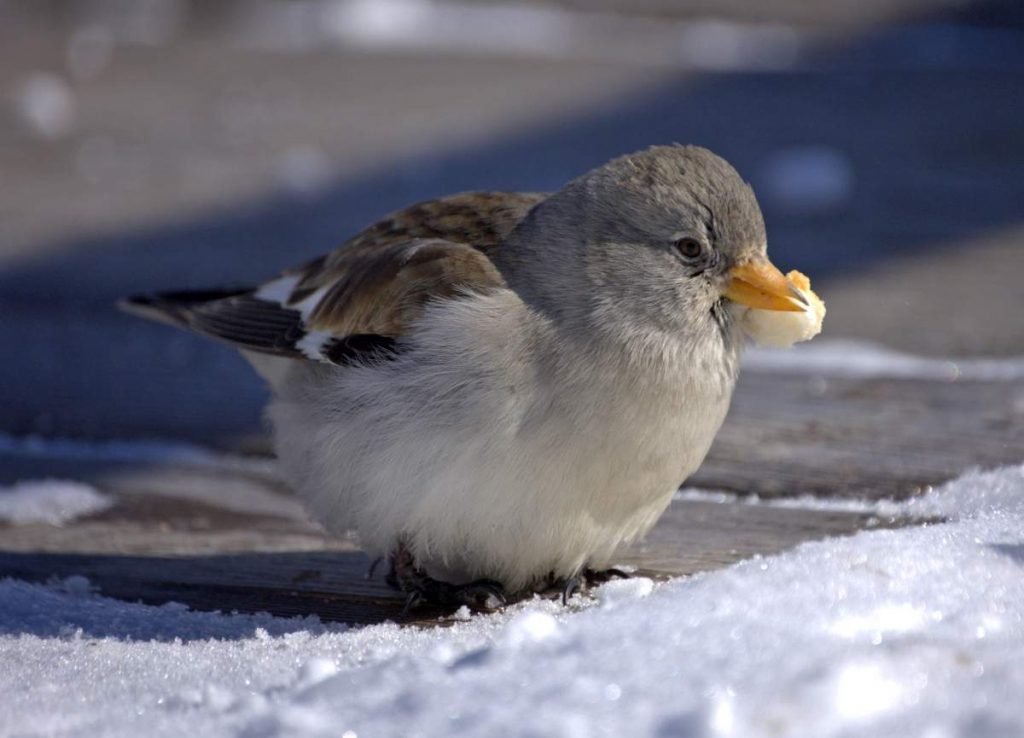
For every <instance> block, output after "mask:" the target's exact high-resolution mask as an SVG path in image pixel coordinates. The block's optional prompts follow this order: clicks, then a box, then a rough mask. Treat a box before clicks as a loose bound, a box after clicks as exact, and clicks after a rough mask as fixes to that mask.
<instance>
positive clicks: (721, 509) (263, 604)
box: [0, 501, 891, 623]
mask: <svg viewBox="0 0 1024 738" xmlns="http://www.w3.org/2000/svg"><path fill="white" fill-rule="evenodd" d="M249 522H251V521H250V520H246V519H244V518H241V519H240V520H239V523H240V524H247V523H249ZM872 524H877V522H876V521H874V520H873V519H872V518H871V517H870V516H867V515H862V514H855V513H834V512H822V511H816V510H800V509H792V508H772V507H765V506H750V505H743V504H736V503H724V504H723V503H711V502H691V501H677V502H675V503H673V505H672V506H671V508H670V509H669V511H668V512H667V513H666V515H665V517H664V518H663V520H662V521H661V523H660V524H659V525H658V527H657V528H656V529H655V531H654V532H652V534H651V536H650V537H649V538H648V540H647V541H646V542H645V543H644V544H643V545H642V546H639V547H637V548H635V549H633V550H631V551H628V552H625V553H624V554H623V556H622V557H621V561H622V563H625V564H631V565H634V566H637V567H639V568H640V569H641V573H643V574H645V575H648V576H653V577H655V578H665V577H668V576H673V575H680V574H691V573H694V572H698V571H705V570H708V569H715V568H720V567H723V566H728V565H729V564H732V563H735V562H736V561H740V560H742V559H745V558H748V557H750V556H751V555H753V554H770V553H775V552H777V551H781V550H784V549H786V548H788V547H790V546H792V545H795V544H798V543H801V542H803V541H807V540H814V539H818V538H824V537H826V536H829V535H844V534H849V533H852V532H854V531H856V530H859V529H861V528H863V527H866V526H869V525H872ZM886 524H891V521H887V522H886ZM154 527H155V526H153V525H152V523H149V522H146V523H139V522H133V521H128V520H116V519H108V520H106V521H98V522H97V521H93V522H88V523H82V524H80V525H76V526H71V528H70V529H69V530H60V529H54V528H51V527H47V526H20V527H19V528H17V529H14V530H17V531H18V532H19V535H17V536H14V535H11V532H12V531H11V529H8V530H7V531H2V532H0V546H2V549H0V576H10V577H16V578H19V579H25V580H29V581H46V580H48V579H50V578H52V577H55V576H56V577H68V576H73V575H80V576H85V577H87V578H88V579H89V580H90V581H91V582H92V583H93V584H94V585H95V586H96V587H98V589H99V590H100V591H101V592H102V593H103V594H104V595H107V596H110V597H116V598H120V599H126V600H133V601H135V600H137V601H141V602H147V603H152V604H163V603H166V602H171V601H174V602H182V603H185V604H187V605H189V606H190V607H193V608H196V609H200V610H222V611H229V612H230V611H239V612H270V613H273V614H275V615H282V616H291V615H309V614H315V615H317V616H319V617H320V618H321V619H323V620H327V621H342V622H350V623H375V622H382V621H384V620H392V621H395V622H418V623H425V622H436V621H437V618H438V617H439V616H440V615H441V614H442V613H440V612H439V611H436V610H418V611H416V612H413V613H403V599H402V597H401V595H400V594H399V593H397V592H395V591H393V590H391V589H390V588H388V587H387V586H386V585H385V584H384V583H383V579H382V573H383V572H381V571H378V572H377V576H376V578H374V579H368V578H367V577H366V572H367V570H368V568H369V564H370V562H369V560H368V559H367V557H366V556H365V554H363V553H362V552H361V551H359V550H357V549H356V548H355V547H354V546H352V545H351V544H349V543H346V542H344V541H340V542H339V541H337V540H332V539H330V538H327V537H325V536H320V535H319V534H317V533H316V532H315V531H313V530H310V531H307V532H306V533H305V534H302V535H298V534H297V533H295V532H271V531H268V530H267V529H263V530H259V531H249V530H235V531H232V530H217V531H210V530H207V531H195V530H187V529H186V528H185V527H183V526H180V525H179V526H176V529H175V530H173V531H172V532H170V533H168V532H167V531H161V530H159V529H158V528H157V529H154ZM69 532H70V533H73V535H66V534H67V533H69ZM254 533H255V535H254ZM291 546H294V548H291ZM235 547H238V548H249V549H250V550H248V551H245V552H241V553H232V552H224V549H227V548H235ZM141 551H146V552H147V553H140V552H141Z"/></svg>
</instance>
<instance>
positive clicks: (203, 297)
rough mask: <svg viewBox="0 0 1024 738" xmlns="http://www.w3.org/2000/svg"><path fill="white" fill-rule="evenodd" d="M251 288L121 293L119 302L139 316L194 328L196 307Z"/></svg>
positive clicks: (125, 308)
mask: <svg viewBox="0 0 1024 738" xmlns="http://www.w3.org/2000/svg"><path fill="white" fill-rule="evenodd" d="M248 292H250V290H249V289H244V288H243V289H230V290H225V289H221V290H180V291H177V292H160V293H157V294H155V295H132V296H130V297H122V298H121V299H120V300H118V301H117V306H118V307H119V308H120V309H121V310H124V311H125V312H126V313H130V314H132V315H137V316H139V317H140V318H146V319H148V320H155V321H157V322H158V323H167V324H168V325H173V326H175V327H177V328H191V327H192V321H191V315H192V314H193V313H194V312H195V310H196V308H199V307H201V306H202V305H205V304H207V303H210V302H214V301H216V300H223V299H225V298H228V297H237V296H238V295H243V294H246V293H248Z"/></svg>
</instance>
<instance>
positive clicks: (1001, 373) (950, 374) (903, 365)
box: [743, 339, 1024, 382]
mask: <svg viewBox="0 0 1024 738" xmlns="http://www.w3.org/2000/svg"><path fill="white" fill-rule="evenodd" d="M743 368H744V369H753V370H756V371H773V372H791V373H808V374H811V373H813V374H825V375H829V374H830V375H834V376H842V377H862V378H868V377H891V378H902V377H906V378H915V379H938V380H942V381H946V382H955V381H957V380H960V379H964V380H971V381H989V382H996V381H1004V382H1008V381H1015V380H1019V379H1022V378H1024V357H1021V356H1016V357H1010V358H1005V359H963V358H938V359H936V358H928V357H922V356H913V355H911V354H904V353H901V352H899V351H894V350H892V349H888V348H885V347H883V346H878V345H876V344H872V343H868V342H865V341H851V340H839V339H832V340H820V339H819V340H817V341H814V342H813V343H808V344H802V345H798V346H794V347H793V348H791V349H786V350H777V349H767V348H751V349H750V350H749V351H747V352H746V353H745V354H744V357H743Z"/></svg>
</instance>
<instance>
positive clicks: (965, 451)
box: [0, 372, 1024, 623]
mask: <svg viewBox="0 0 1024 738" xmlns="http://www.w3.org/2000/svg"><path fill="white" fill-rule="evenodd" d="M1022 396H1024V383H1020V382H990V383H988V382H970V383H968V382H963V383H954V384H949V383H944V382H938V381H925V380H879V379H835V378H830V379H822V378H815V377H813V376H788V375H779V374H768V373H756V372H753V373H747V375H746V376H745V377H744V379H743V381H742V382H741V385H740V388H739V390H738V392H737V397H736V401H735V403H734V407H733V412H732V413H731V414H730V417H729V419H728V420H727V422H726V425H725V427H724V428H723V430H722V433H721V435H720V437H719V439H718V441H717V442H716V444H715V447H714V449H713V451H712V453H711V454H710V456H709V458H708V460H707V462H706V463H705V465H704V466H703V467H702V469H701V470H700V471H699V472H698V474H697V475H696V476H695V477H694V479H693V480H691V484H696V485H700V486H703V487H707V488H715V489H725V490H732V491H736V492H740V493H756V494H758V495H761V496H763V497H778V496H780V495H794V494H801V493H812V494H816V495H819V496H832V497H835V496H840V497H852V496H857V497H866V498H879V497H887V496H892V497H905V496H908V495H911V494H915V493H919V492H920V491H921V490H923V489H925V488H927V487H928V486H929V485H934V484H936V483H939V482H942V481H944V480H946V479H948V478H950V477H952V476H955V475H957V474H959V473H961V472H962V471H963V470H964V469H966V468H968V467H972V466H979V465H980V466H991V465H997V464H1003V463H1017V462H1019V461H1020V460H1021V457H1022V456H1024V449H1022V447H1021V439H1022V438H1024V411H1022V409H1021V408H1022V403H1021V397H1022ZM3 466H4V468H5V469H6V471H7V472H8V473H11V470H16V472H17V476H21V477H43V476H52V475H53V473H54V470H55V469H59V473H60V475H61V476H65V477H68V476H70V477H72V478H77V479H86V480H88V481H90V482H92V483H93V484H95V485H96V486H97V487H99V488H100V489H101V490H103V491H104V492H105V493H107V494H109V495H111V496H112V498H113V499H114V500H115V504H114V506H113V507H112V508H110V509H108V510H106V511H104V512H102V513H99V514H96V515H93V516H90V517H86V518H83V519H80V520H77V521H74V522H72V523H69V524H67V525H66V526H64V527H60V528H58V527H53V526H44V525H21V526H13V525H0V576H13V577H18V578H22V579H26V580H30V581H46V580H47V579H50V578H51V577H54V576H57V577H66V576H71V575H83V576H86V577H88V578H89V579H90V580H91V581H92V583H93V584H94V585H95V586H96V587H98V588H99V590H100V591H101V592H102V593H104V594H106V595H108V596H111V597H118V598H122V599H126V600H138V601H142V602H147V603H154V604H160V603H164V602H169V601H177V602H183V603H185V604H188V605H190V606H191V607H194V608H197V609H204V610H223V611H233V610H237V611H241V612H255V611H267V612H271V613H274V614H278V615H306V614H315V615H318V616H320V617H321V618H323V619H325V620H332V621H343V622H350V623H374V622H381V621H383V620H395V621H399V622H418V623H427V622H430V623H436V622H438V617H439V615H440V614H441V613H438V612H436V611H418V612H415V613H412V614H403V612H402V606H403V602H402V598H401V597H400V595H399V594H398V593H396V592H393V591H392V590H390V589H388V588H387V587H386V586H385V585H384V583H383V581H382V580H381V578H380V575H379V574H378V578H377V579H374V580H369V579H367V578H366V577H365V573H366V570H367V568H368V566H369V561H368V560H367V558H366V556H365V555H364V554H363V553H362V552H360V551H359V550H358V548H357V547H356V546H355V545H354V544H353V543H352V542H350V541H347V540H344V539H333V538H329V537H327V536H325V535H324V534H323V533H322V532H321V531H320V530H319V529H318V528H317V527H316V526H315V525H313V524H311V523H310V522H308V521H307V520H306V519H305V516H304V514H303V512H302V510H301V507H300V506H299V504H298V502H297V501H296V500H295V499H294V498H293V497H292V496H291V495H290V493H289V492H288V490H287V489H286V488H285V487H284V485H283V484H282V483H281V482H280V480H278V479H277V478H276V477H275V475H274V473H273V470H272V466H271V465H270V464H267V463H266V462H263V461H254V462H244V461H243V462H238V461H230V462H226V463H225V464H223V465H207V466H173V465H163V466H158V467H153V466H148V467H147V466H143V467H140V466H138V465H135V464H124V463H113V462H110V461H104V460H102V459H94V460H92V461H84V460H64V461H62V462H60V463H57V462H56V460H53V459H42V458H37V459H32V458H28V457H19V458H8V459H6V460H5V461H4V462H3ZM918 522H921V521H911V520H893V519H879V518H878V517H877V516H873V515H869V514H864V513H856V512H838V511H826V510H820V509H809V508H807V507H780V506H770V505H763V504H761V505H751V504H745V503H744V502H742V501H736V500H731V501H725V502H713V501H695V500H690V499H680V500H677V501H675V502H674V503H673V504H672V506H671V507H670V508H669V510H668V511H667V512H666V514H665V516H664V517H663V518H662V520H661V521H660V522H659V524H658V526H657V527H656V528H655V529H654V531H652V533H651V535H650V536H648V539H647V540H646V541H645V542H644V543H643V544H642V545H640V546H637V547H635V548H634V549H632V550H630V551H625V552H623V555H622V557H621V559H622V562H623V563H627V564H630V565H634V566H637V567H638V568H640V569H641V570H642V571H643V572H644V573H646V574H649V575H651V576H655V577H668V576H674V575H687V574H692V573H695V572H700V571H706V570H710V569H715V568H719V567H723V566H728V565H729V564H732V563H734V562H737V561H740V560H743V559H745V558H749V557H751V556H754V555H769V554H773V553H777V552H780V551H784V550H786V549H787V548H790V547H792V546H794V545H797V544H799V543H801V542H804V541H808V540H815V539H822V538H827V537H829V536H837V535H847V534H850V533H853V532H855V531H858V530H861V529H863V528H869V527H873V526H892V525H904V524H914V523H918Z"/></svg>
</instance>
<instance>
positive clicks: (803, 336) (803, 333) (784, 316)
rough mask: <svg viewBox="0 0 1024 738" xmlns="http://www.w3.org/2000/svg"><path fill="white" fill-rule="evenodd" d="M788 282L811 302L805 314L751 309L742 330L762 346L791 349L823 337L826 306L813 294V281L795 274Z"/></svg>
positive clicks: (789, 276)
mask: <svg viewBox="0 0 1024 738" xmlns="http://www.w3.org/2000/svg"><path fill="white" fill-rule="evenodd" d="M786 278H787V279H788V280H789V281H790V282H791V283H792V284H793V286H794V287H795V288H796V289H797V290H798V291H799V292H800V294H801V295H802V296H803V297H804V299H805V300H806V302H807V308H805V309H804V310H803V311H802V312H781V311H778V310H759V309H757V308H748V309H746V310H744V312H743V314H742V316H741V317H740V326H741V327H742V328H743V331H744V333H746V334H747V335H748V336H750V337H751V338H752V339H753V340H754V342H755V343H757V344H758V345H759V346H768V347H772V348H789V347H790V346H792V345H793V344H795V343H797V342H799V341H809V340H810V339H812V338H814V337H815V336H816V335H818V334H819V333H821V323H822V321H823V320H824V319H825V303H824V302H822V300H821V298H820V297H818V296H817V295H816V294H814V292H813V291H812V290H811V280H810V279H808V278H807V276H806V275H804V274H801V273H800V272H798V271H796V270H794V271H792V272H790V273H789V274H787V275H786Z"/></svg>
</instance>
